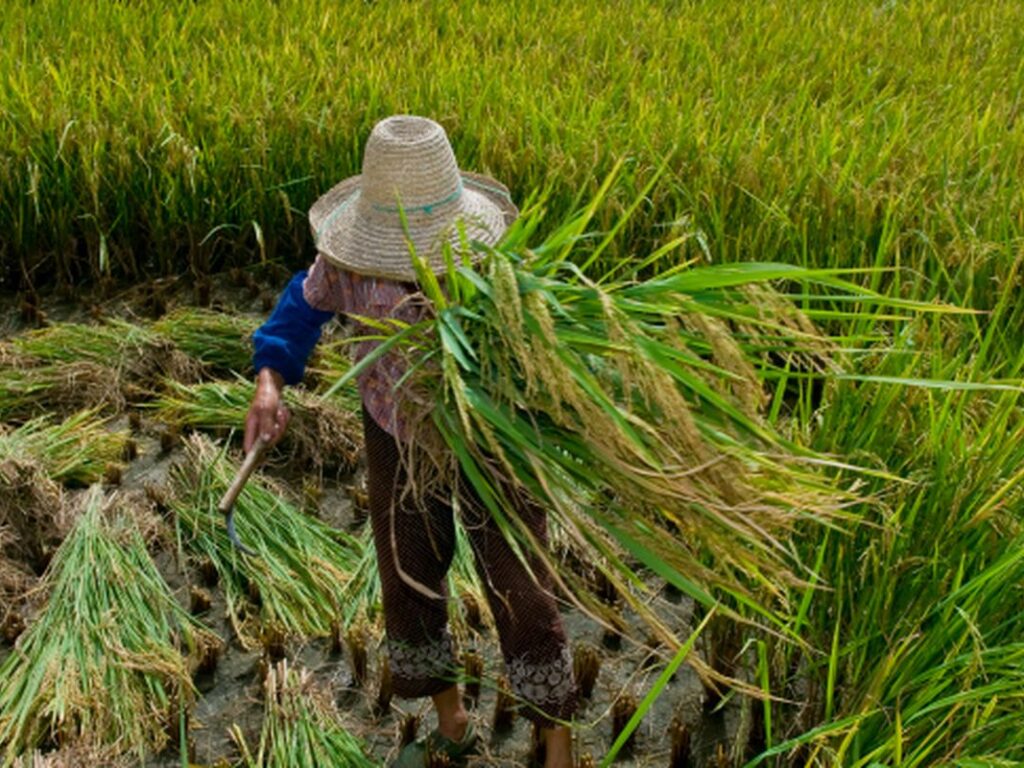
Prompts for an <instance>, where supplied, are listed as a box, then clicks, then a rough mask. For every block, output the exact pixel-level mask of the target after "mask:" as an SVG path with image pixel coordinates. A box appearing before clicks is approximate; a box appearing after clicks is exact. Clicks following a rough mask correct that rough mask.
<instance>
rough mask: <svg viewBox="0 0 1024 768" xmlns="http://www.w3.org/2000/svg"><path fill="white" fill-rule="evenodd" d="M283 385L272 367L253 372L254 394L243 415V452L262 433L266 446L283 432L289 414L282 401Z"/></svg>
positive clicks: (248, 449)
mask: <svg viewBox="0 0 1024 768" xmlns="http://www.w3.org/2000/svg"><path fill="white" fill-rule="evenodd" d="M283 389H284V379H283V378H281V374H279V373H278V372H277V371H275V370H274V369H272V368H263V369H261V370H260V372H259V373H258V374H257V375H256V394H254V395H253V398H252V404H251V405H250V406H249V412H248V413H247V414H246V415H245V440H244V441H243V443H242V446H243V448H244V449H245V452H246V453H248V452H249V451H250V450H251V449H252V446H253V443H255V442H256V438H257V437H259V436H261V435H262V437H263V439H264V440H265V441H266V443H267V446H268V447H269V446H271V445H273V444H274V443H276V442H277V441H278V440H280V439H281V438H282V437H283V436H284V432H285V429H287V427H288V420H289V419H290V418H291V414H290V413H289V412H288V408H287V407H286V406H285V405H284V403H283V402H281V390H283Z"/></svg>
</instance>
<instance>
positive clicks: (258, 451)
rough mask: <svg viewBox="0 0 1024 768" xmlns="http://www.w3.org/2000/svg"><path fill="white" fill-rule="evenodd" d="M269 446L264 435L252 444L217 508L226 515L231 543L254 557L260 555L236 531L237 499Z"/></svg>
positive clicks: (240, 550)
mask: <svg viewBox="0 0 1024 768" xmlns="http://www.w3.org/2000/svg"><path fill="white" fill-rule="evenodd" d="M266 447H267V443H266V441H265V440H264V439H263V437H262V436H260V437H258V438H256V442H255V443H253V444H252V448H250V449H249V452H248V453H247V454H246V455H245V461H243V462H242V466H241V467H239V468H238V473H237V474H236V475H235V479H234V480H232V481H231V485H230V486H229V487H228V489H227V491H226V492H225V493H224V496H223V497H222V498H221V500H220V503H219V504H218V505H217V510H218V511H219V512H220V513H221V514H223V515H224V516H225V517H226V522H227V527H228V538H229V539H231V544H232V546H234V548H235V549H237V550H238V551H239V552H242V553H243V554H246V555H250V556H252V557H259V555H258V554H257V553H256V552H255V551H253V550H251V549H249V547H247V546H245V545H244V544H243V543H242V542H241V541H240V540H239V538H238V533H237V532H236V531H235V517H234V515H235V500H236V499H237V498H238V494H240V493H241V492H242V488H244V487H245V483H246V481H247V480H248V479H249V475H251V474H252V471H253V470H254V469H255V468H256V465H257V464H258V463H259V460H260V458H261V456H262V455H263V449H264V448H266Z"/></svg>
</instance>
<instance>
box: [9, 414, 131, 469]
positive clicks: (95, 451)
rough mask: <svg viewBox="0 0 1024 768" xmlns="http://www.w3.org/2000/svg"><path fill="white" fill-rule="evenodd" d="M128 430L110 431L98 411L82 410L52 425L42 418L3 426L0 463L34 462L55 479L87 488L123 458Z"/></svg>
mask: <svg viewBox="0 0 1024 768" xmlns="http://www.w3.org/2000/svg"><path fill="white" fill-rule="evenodd" d="M127 441H128V432H127V431H126V430H111V429H109V428H108V426H107V422H106V420H104V419H101V418H97V415H96V412H95V411H81V412H79V413H77V414H74V415H73V416H70V417H68V418H67V419H65V420H63V421H61V422H58V423H53V422H52V420H50V419H46V418H43V417H40V418H37V419H33V420H32V421H29V422H27V423H25V424H23V425H22V426H20V427H18V428H17V429H13V430H5V429H4V428H3V427H2V426H0V462H2V461H3V460H4V459H16V460H20V461H26V462H33V463H35V464H37V465H38V466H39V467H40V469H42V471H43V472H44V473H45V474H46V475H47V476H48V477H49V478H50V479H52V480H55V481H57V482H61V483H73V484H81V485H88V484H90V483H95V482H97V481H99V480H102V479H103V477H104V474H105V473H106V471H107V469H108V468H109V467H111V466H114V465H117V464H119V463H120V462H121V461H122V460H123V458H124V451H125V444H126V443H127Z"/></svg>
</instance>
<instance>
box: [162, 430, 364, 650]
mask: <svg viewBox="0 0 1024 768" xmlns="http://www.w3.org/2000/svg"><path fill="white" fill-rule="evenodd" d="M185 449H186V450H185V459H184V461H182V462H181V463H179V464H178V465H177V466H176V467H175V468H174V471H173V480H174V486H175V499H174V501H173V508H174V511H175V519H176V524H177V531H178V540H179V542H180V544H181V546H182V547H183V548H184V549H185V550H187V552H188V553H189V554H191V555H193V556H195V557H197V558H201V559H208V560H209V561H211V562H212V563H213V565H214V566H215V567H216V569H217V571H218V573H219V574H220V580H221V581H220V583H221V585H222V587H223V589H224V593H225V597H226V599H227V603H228V608H229V611H230V612H231V616H232V619H233V621H234V623H235V629H236V631H237V632H238V635H239V638H240V639H241V640H242V641H243V642H244V643H246V644H250V645H255V643H256V642H257V640H258V637H259V634H260V632H259V630H260V627H259V624H260V623H262V624H263V625H264V626H267V627H270V628H274V629H276V630H279V631H283V632H285V633H287V634H289V635H298V636H301V637H314V636H327V635H329V634H330V632H331V628H332V626H333V625H334V624H335V623H336V621H337V618H338V617H339V616H340V615H341V612H342V610H343V608H344V607H345V605H344V604H343V603H342V601H341V595H342V593H343V590H344V588H345V585H346V584H347V583H348V582H349V580H350V579H351V578H352V574H353V573H354V572H355V570H356V567H357V564H358V562H359V560H360V558H361V557H362V554H363V553H362V551H361V548H360V545H359V542H358V540H357V539H355V538H353V537H351V536H348V535H346V534H345V533H343V532H341V531H337V530H334V529H332V528H330V527H328V526H327V525H325V524H324V523H322V522H320V521H319V520H316V519H315V518H312V517H310V516H308V515H305V514H303V513H302V512H300V511H298V510H297V509H296V508H295V507H294V506H293V505H291V504H290V503H288V502H287V501H286V500H285V499H284V498H283V496H282V495H281V493H280V492H279V491H278V490H277V489H275V488H274V487H273V486H272V485H270V484H268V483H267V482H265V481H263V480H261V479H260V478H258V477H253V478H251V479H250V480H249V482H248V484H247V485H246V487H245V489H244V490H243V492H242V494H241V495H240V496H239V498H238V501H237V502H236V504H235V525H236V527H237V530H238V535H239V538H240V539H241V540H242V541H243V542H244V543H245V544H246V546H248V547H249V548H251V549H253V550H255V551H256V552H257V553H258V555H259V556H258V557H247V556H245V555H242V554H241V553H239V552H238V551H236V550H235V549H234V548H233V547H232V546H231V542H230V541H229V539H228V536H227V530H226V528H225V526H224V516H223V515H222V514H221V513H220V512H218V511H217V503H218V502H219V501H220V498H221V496H222V495H223V494H224V491H225V490H226V489H227V487H228V484H229V483H230V482H231V480H232V479H233V477H234V475H235V472H236V471H237V469H238V464H237V463H236V462H235V461H234V460H232V459H231V458H229V457H228V456H226V455H225V454H224V452H223V451H222V450H218V449H217V448H216V447H215V446H214V445H213V444H212V443H210V442H209V441H208V440H206V439H204V438H203V437H201V436H199V435H196V436H194V437H193V438H192V439H190V440H189V441H188V442H187V443H186V446H185ZM243 609H244V613H245V614H246V615H245V616H243Z"/></svg>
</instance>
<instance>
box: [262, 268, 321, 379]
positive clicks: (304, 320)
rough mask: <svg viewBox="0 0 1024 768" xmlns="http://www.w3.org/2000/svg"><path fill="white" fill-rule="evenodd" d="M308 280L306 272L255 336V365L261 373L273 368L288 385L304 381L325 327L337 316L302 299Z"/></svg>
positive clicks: (286, 291)
mask: <svg viewBox="0 0 1024 768" xmlns="http://www.w3.org/2000/svg"><path fill="white" fill-rule="evenodd" d="M305 279H306V272H305V270H303V271H302V272H299V273H297V274H296V275H295V276H294V277H293V278H292V279H291V281H290V282H289V283H288V285H287V286H286V287H285V289H284V293H282V294H281V296H280V298H279V299H278V300H277V306H276V307H274V311H273V312H271V313H270V317H269V318H268V319H267V321H266V322H265V323H264V324H263V325H261V326H260V327H259V328H258V329H256V333H254V334H253V337H252V342H253V358H252V364H253V367H254V368H255V369H256V371H257V373H258V372H259V371H260V369H262V368H273V369H274V370H275V371H277V372H278V373H280V374H281V376H282V377H284V381H285V383H286V384H298V383H299V382H300V381H302V375H303V373H305V371H306V361H307V360H309V355H310V353H312V351H313V347H315V346H316V343H317V342H318V341H319V340H320V331H321V329H322V327H323V324H324V323H326V322H327V321H328V320H330V319H331V318H332V317H334V313H333V312H325V311H323V310H320V309H314V308H313V307H311V306H310V305H309V304H308V303H307V302H306V300H305V298H303V296H302V282H303V281H304V280H305Z"/></svg>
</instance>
